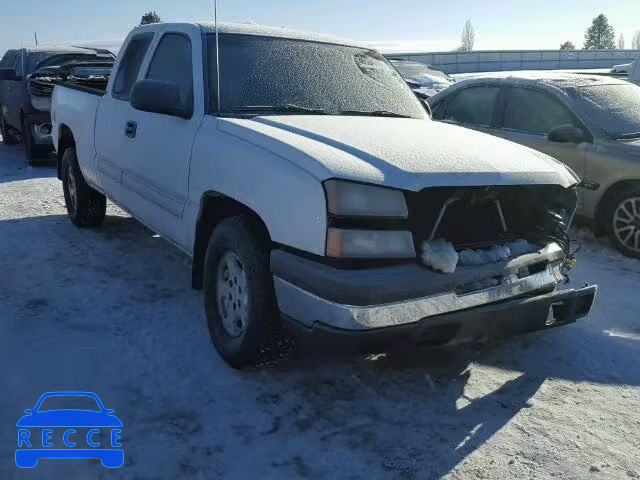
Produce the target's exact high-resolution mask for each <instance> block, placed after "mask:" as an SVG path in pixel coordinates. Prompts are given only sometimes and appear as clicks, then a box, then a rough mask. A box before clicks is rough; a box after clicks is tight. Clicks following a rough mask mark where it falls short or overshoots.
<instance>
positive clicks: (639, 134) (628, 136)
mask: <svg viewBox="0 0 640 480" xmlns="http://www.w3.org/2000/svg"><path fill="white" fill-rule="evenodd" d="M613 138H614V140H629V139H632V138H640V132H634V133H623V134H622V135H616V136H615V137H613Z"/></svg>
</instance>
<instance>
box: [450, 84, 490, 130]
mask: <svg viewBox="0 0 640 480" xmlns="http://www.w3.org/2000/svg"><path fill="white" fill-rule="evenodd" d="M499 91H500V88H499V87H469V88H465V89H464V90H462V91H461V92H460V93H458V94H457V95H456V96H455V97H453V99H452V100H451V101H450V102H449V104H448V105H447V110H446V112H445V115H444V120H449V121H452V122H456V123H464V124H467V125H477V126H481V127H490V126H491V120H492V119H493V110H494V108H495V105H496V99H497V98H498V92H499Z"/></svg>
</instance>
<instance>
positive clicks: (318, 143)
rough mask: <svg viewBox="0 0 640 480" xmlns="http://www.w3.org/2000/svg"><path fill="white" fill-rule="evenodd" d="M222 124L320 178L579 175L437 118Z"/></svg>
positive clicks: (411, 181) (455, 181)
mask: <svg viewBox="0 0 640 480" xmlns="http://www.w3.org/2000/svg"><path fill="white" fill-rule="evenodd" d="M219 128H220V130H222V131H224V132H226V133H228V134H231V135H233V136H236V137H238V138H240V139H242V140H245V141H249V142H251V143H253V144H254V145H257V146H259V147H261V148H264V149H266V150H268V151H270V152H272V153H274V154H276V155H278V156H280V157H282V158H284V159H286V160H288V161H289V162H291V163H293V164H295V165H297V166H298V167H300V168H302V169H304V170H306V171H308V172H309V173H311V174H312V175H314V176H315V177H317V178H318V179H319V180H320V181H324V180H326V179H328V178H342V179H349V180H357V181H363V182H369V183H376V184H379V185H385V186H389V187H396V188H401V189H405V190H413V191H419V190H421V189H423V188H427V187H436V186H474V185H476V186H478V185H519V184H523V185H524V184H529V185H530V184H555V185H561V186H563V187H569V186H571V185H574V184H575V183H577V182H578V181H579V179H578V178H577V177H576V176H575V174H573V172H571V171H570V170H568V169H567V168H566V167H565V166H563V165H562V164H561V163H559V162H558V161H556V160H554V159H553V158H551V157H549V156H547V155H544V154H542V153H539V152H537V151H535V150H532V149H529V148H527V147H523V146H520V145H517V144H515V143H512V142H508V141H506V140H502V139H499V138H496V137H493V136H490V135H486V134H483V133H479V132H476V131H473V130H469V129H466V128H461V127H456V126H452V125H447V124H444V123H438V122H433V121H430V120H417V119H402V118H388V117H356V116H318V115H282V116H262V117H254V118H253V119H251V120H247V119H230V118H225V119H221V121H220V122H219Z"/></svg>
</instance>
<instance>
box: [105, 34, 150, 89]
mask: <svg viewBox="0 0 640 480" xmlns="http://www.w3.org/2000/svg"><path fill="white" fill-rule="evenodd" d="M153 35H154V34H153V33H151V32H148V33H141V34H138V35H136V36H135V37H133V38H132V39H131V41H130V42H129V44H128V45H127V49H126V51H125V52H124V55H123V56H122V60H121V61H120V66H119V67H118V72H117V73H116V77H115V80H114V82H113V89H112V91H111V96H112V97H114V98H117V99H119V100H126V101H129V96H130V94H131V89H132V88H133V84H134V83H136V80H137V79H138V74H139V73H140V67H141V66H142V61H143V60H144V57H145V55H146V54H147V50H149V45H151V41H152V40H153Z"/></svg>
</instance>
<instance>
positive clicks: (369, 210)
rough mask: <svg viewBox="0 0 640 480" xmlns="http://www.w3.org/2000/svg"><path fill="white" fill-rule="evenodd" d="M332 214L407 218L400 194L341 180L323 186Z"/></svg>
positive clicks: (402, 196) (390, 190)
mask: <svg viewBox="0 0 640 480" xmlns="http://www.w3.org/2000/svg"><path fill="white" fill-rule="evenodd" d="M324 188H325V190H326V192H327V208H328V211H329V213H330V214H333V215H344V216H360V217H387V218H407V216H408V211H407V204H406V202H405V200H404V194H403V193H402V192H401V191H399V190H392V189H389V188H383V187H376V186H373V185H364V184H361V183H354V182H346V181H340V180H328V181H326V182H325V183H324Z"/></svg>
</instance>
